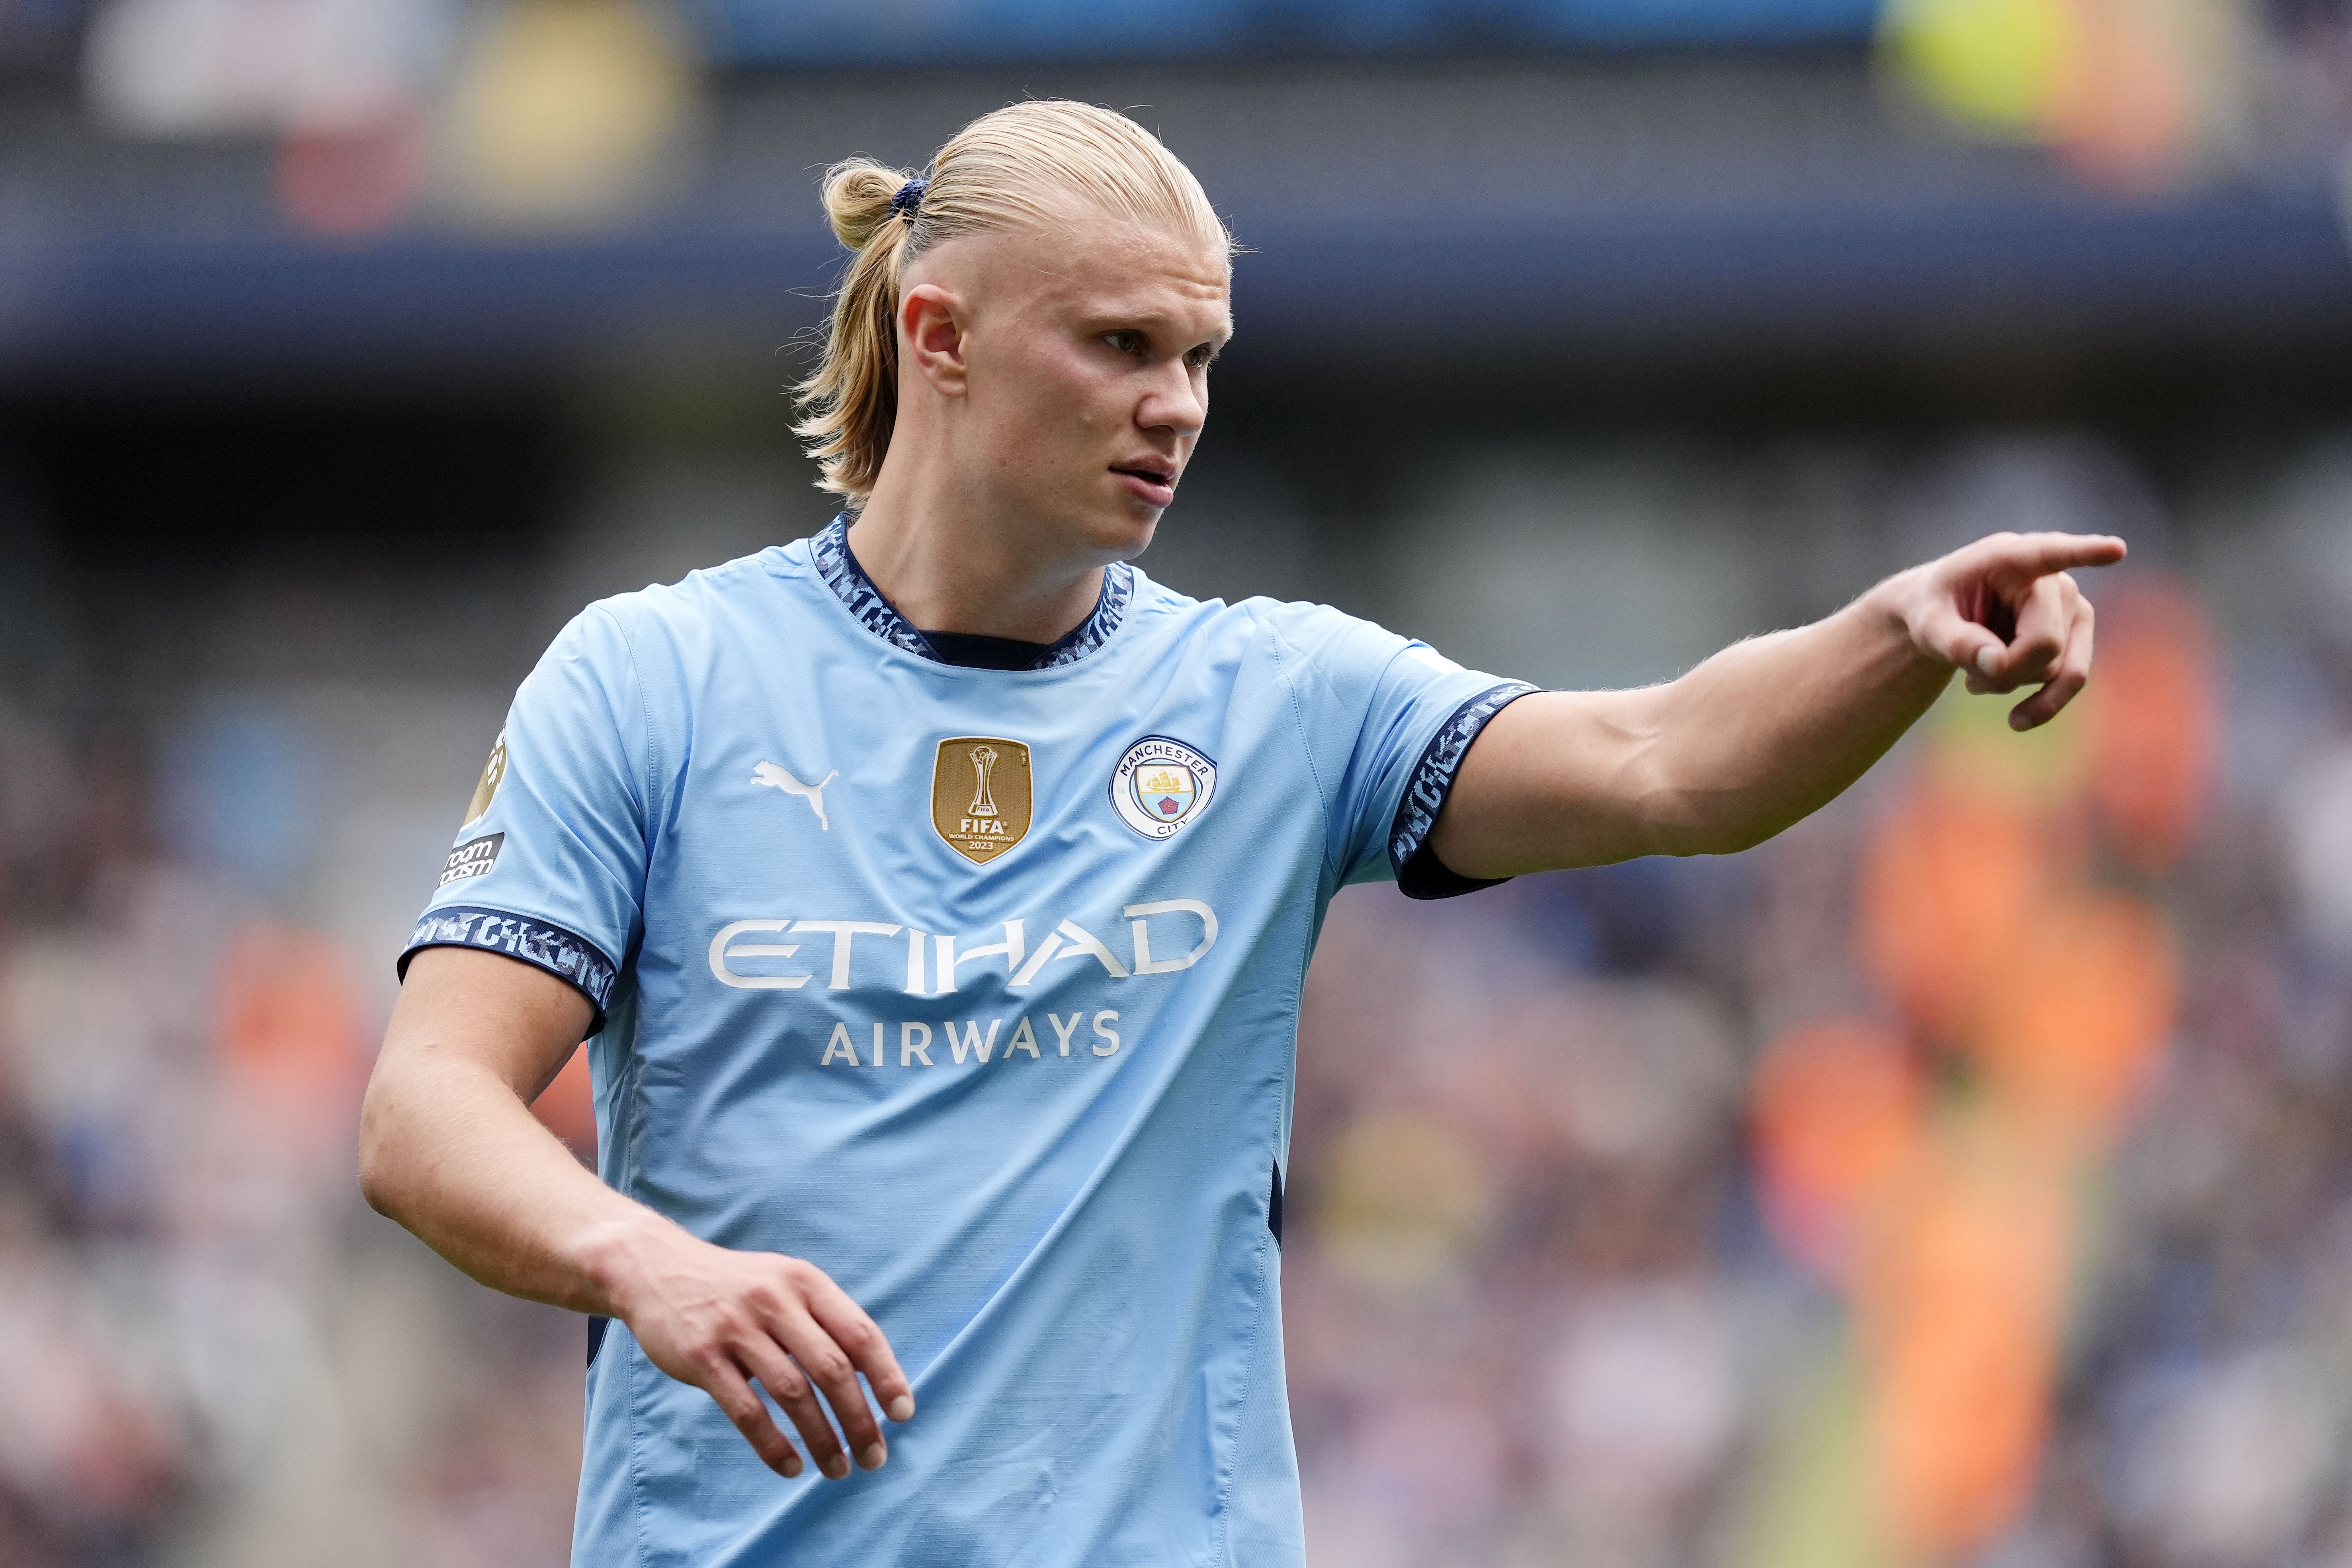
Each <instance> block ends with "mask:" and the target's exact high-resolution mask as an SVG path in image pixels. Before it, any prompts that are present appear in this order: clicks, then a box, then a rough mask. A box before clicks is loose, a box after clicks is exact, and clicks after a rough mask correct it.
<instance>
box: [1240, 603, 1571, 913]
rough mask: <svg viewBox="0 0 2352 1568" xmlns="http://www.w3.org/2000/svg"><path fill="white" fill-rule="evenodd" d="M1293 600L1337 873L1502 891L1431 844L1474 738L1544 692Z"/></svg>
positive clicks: (1310, 732) (1438, 892) (1448, 892)
mask: <svg viewBox="0 0 2352 1568" xmlns="http://www.w3.org/2000/svg"><path fill="white" fill-rule="evenodd" d="M1286 608H1288V609H1291V610H1292V611H1293V614H1292V615H1291V616H1288V617H1287V621H1288V624H1287V625H1286V626H1284V627H1283V628H1282V630H1283V633H1284V637H1285V640H1286V641H1287V642H1289V643H1290V644H1291V645H1292V646H1293V648H1294V650H1295V652H1294V658H1296V659H1297V662H1298V663H1299V665H1300V666H1301V667H1302V668H1301V670H1300V678H1299V679H1298V685H1299V687H1300V689H1301V696H1302V699H1303V705H1302V714H1301V722H1302V723H1303V724H1304V726H1305V728H1306V730H1307V737H1308V742H1307V743H1308V748H1309V750H1310V752H1313V753H1315V756H1314V762H1315V768H1316V773H1317V776H1318V780H1322V781H1326V782H1325V784H1324V791H1325V800H1326V805H1327V809H1328V823H1329V828H1328V831H1329V835H1330V837H1329V842H1328V846H1327V850H1328V857H1329V862H1330V865H1331V866H1332V868H1334V870H1335V871H1336V872H1337V873H1338V879H1339V881H1340V882H1343V883H1345V882H1368V881H1374V880H1378V879H1382V878H1389V877H1393V878H1395V879H1397V881H1398V884H1399V886H1400V887H1401V888H1402V890H1403V891H1404V892H1405V893H1406V894H1407V895H1408V896H1410V897H1413V898H1423V899H1433V898H1448V897H1451V896H1453V895H1454V894H1456V893H1466V892H1471V891H1474V890H1475V889H1479V888H1486V887H1492V886H1493V885H1494V883H1493V882H1492V881H1486V880H1479V879H1474V878H1468V877H1462V876H1458V875H1456V874H1455V873H1454V872H1453V871H1452V870H1451V869H1449V868H1446V867H1445V866H1444V864H1442V863H1441V862H1440V861H1439V860H1438V859H1437V858H1436V857H1435V855H1434V854H1433V853H1430V852H1429V850H1428V840H1429V835H1430V830H1431V829H1432V828H1433V827H1435V826H1436V825H1437V814H1438V813H1439V812H1440V811H1441V810H1443V809H1444V805H1445V797H1446V795H1447V794H1448V792H1450V791H1451V790H1452V789H1453V787H1454V774H1455V773H1456V772H1457V771H1458V770H1459V769H1460V767H1461V765H1462V759H1463V757H1464V756H1465V755H1466V754H1467V753H1468V752H1469V750H1470V746H1471V742H1474V741H1475V740H1476V739H1477V738H1478V735H1479V732H1480V731H1483V730H1484V729H1485V728H1486V723H1487V721H1489V720H1491V719H1493V718H1494V716H1495V715H1496V714H1497V713H1499V712H1501V711H1502V710H1503V709H1504V708H1506V707H1507V706H1508V705H1509V704H1510V703H1511V702H1512V701H1514V700H1517V699H1518V698H1520V697H1524V696H1526V695H1527V694H1528V692H1530V691H1533V690H1535V689H1536V688H1534V687H1533V686H1530V685H1528V683H1527V682H1525V681H1519V680H1504V679H1497V678H1496V677H1495V676H1492V675H1486V674H1482V673H1480V672H1479V671H1476V670H1472V669H1465V668H1462V666H1460V665H1458V664H1456V663H1454V661H1453V660H1452V659H1450V658H1445V657H1444V655H1443V654H1440V653H1439V652H1437V650H1436V649H1434V648H1433V647H1430V646H1429V645H1428V644H1426V643H1422V642H1414V641H1411V640H1409V639H1407V638H1404V637H1398V636H1397V635H1396V634H1394V633H1393V632H1389V631H1384V630H1382V629H1381V627H1379V626H1373V625H1371V624H1370V622H1367V621H1360V620H1356V619H1355V618H1353V617H1352V616H1345V615H1342V614H1340V613H1339V611H1337V610H1331V609H1328V608H1325V607H1323V606H1320V605H1315V606H1286Z"/></svg>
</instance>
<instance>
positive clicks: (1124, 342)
mask: <svg viewBox="0 0 2352 1568" xmlns="http://www.w3.org/2000/svg"><path fill="white" fill-rule="evenodd" d="M1102 341H1103V342H1106V343H1108V344H1109V345H1110V348H1111V352H1112V353H1123V354H1126V355H1128V356H1129V357H1130V358H1133V359H1141V358H1142V357H1143V355H1144V353H1146V352H1147V350H1148V349H1149V348H1150V345H1149V344H1147V343H1146V342H1144V341H1143V334H1142V333H1141V332H1139V331H1130V330H1129V329H1125V328H1122V329H1120V330H1119V331H1115V332H1105V333H1104V334H1103V337H1102Z"/></svg>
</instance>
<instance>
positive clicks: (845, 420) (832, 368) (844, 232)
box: [793, 158, 920, 500]
mask: <svg viewBox="0 0 2352 1568" xmlns="http://www.w3.org/2000/svg"><path fill="white" fill-rule="evenodd" d="M910 177H911V176H909V175H908V174H902V173H901V172H899V171H898V170H897V169H891V168H886V167H885V166H883V165H882V164H880V163H876V162H874V161H873V160H872V159H871V158H851V159H848V160H845V162H842V163H835V165H834V166H833V167H832V168H830V169H828V170H826V171H825V176H824V214H825V216H826V217H828V218H830V219H831V220H832V222H833V232H834V234H835V237H837V238H839V239H840V241H841V243H842V244H844V245H845V246H847V247H849V248H850V250H851V251H852V252H853V253H854V254H853V255H852V256H851V258H850V261H849V269H848V271H847V272H846V273H845V274H844V275H843V277H842V279H841V289H840V292H838V293H837V294H835V296H834V300H833V321H832V325H831V327H830V329H829V330H828V331H827V332H826V335H825V344H824V363H821V364H819V365H818V366H817V368H816V372H815V374H813V375H811V376H810V377H809V378H808V379H807V380H806V381H803V382H802V383H801V384H799V385H798V386H796V387H794V388H793V391H794V392H795V393H797V394H798V395H799V397H800V402H801V407H802V410H803V414H804V417H803V419H802V420H801V421H800V423H799V424H797V425H795V426H793V434H795V435H797V436H799V437H802V438H803V440H805V441H807V442H808V443H809V456H811V457H813V458H815V459H816V460H817V466H818V468H820V469H821V470H822V471H823V474H824V478H822V479H819V480H818V481H817V483H818V486H819V488H820V489H828V490H832V491H835V493H837V494H840V495H844V496H847V497H849V498H851V499H852V500H862V499H863V498H864V497H865V496H866V493H867V492H868V491H870V490H872V489H873V488H874V481H875V480H876V479H878V478H879V477H880V476H881V473H882V457H883V454H884V453H886V452H887V451H888V450H889V449H890V427H891V426H892V425H894V424H895V423H896V422H897V421H898V319H897V318H898V268H899V264H900V262H901V261H902V260H903V259H904V258H905V256H906V252H907V239H908V232H909V231H910V230H911V229H912V228H913V227H914V226H915V225H916V223H917V222H919V221H920V220H919V214H916V213H901V212H900V211H898V209H897V208H896V207H894V206H893V205H891V198H892V197H894V196H896V195H898V190H899V187H901V186H902V185H904V184H906V183H907V181H908V179H909V178H910Z"/></svg>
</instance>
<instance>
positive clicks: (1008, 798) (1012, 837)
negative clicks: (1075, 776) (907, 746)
mask: <svg viewBox="0 0 2352 1568" xmlns="http://www.w3.org/2000/svg"><path fill="white" fill-rule="evenodd" d="M1031 809H1032V792H1031V789H1030V784H1029V748H1028V747H1027V746H1024V745H1023V744H1022V743H1021V742H1018V741H1008V740H1005V739H1004V738H1003V736H1001V735H957V736H955V737H953V738H951V739H950V740H945V741H941V742H940V750H939V755H938V756H937V757H936V758H935V759H934V760H933V761H932V763H931V826H932V827H933V828H935V829H937V830H938V832H939V836H940V837H941V838H944V839H946V840H947V843H948V847H950V849H953V850H954V851H955V852H956V853H957V854H959V855H961V856H962V857H963V858H965V859H967V860H969V861H971V863H972V864H973V865H975V866H985V865H987V864H988V863H989V862H990V861H991V860H993V859H995V858H997V857H998V856H999V855H1002V854H1003V853H1004V852H1005V851H1006V850H1007V849H1010V848H1012V847H1013V846H1014V845H1015V844H1018V843H1020V842H1021V840H1022V839H1023V838H1024V837H1026V836H1027V835H1028V832H1029V819H1030V816H1031Z"/></svg>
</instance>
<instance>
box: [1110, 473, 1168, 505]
mask: <svg viewBox="0 0 2352 1568" xmlns="http://www.w3.org/2000/svg"><path fill="white" fill-rule="evenodd" d="M1110 471H1111V472H1112V473H1114V474H1117V475H1118V477H1119V479H1121V480H1123V481H1124V482H1125V486H1126V489H1127V490H1128V492H1129V494H1131V495H1133V496H1134V497H1135V498H1136V499H1137V500H1141V501H1143V502H1144V503H1145V504H1147V505H1150V506H1155V507H1165V506H1167V505H1168V504H1169V503H1170V502H1171V501H1172V500H1175V499H1176V470H1175V468H1173V467H1170V466H1163V465H1161V464H1160V463H1157V462H1140V463H1114V464H1113V465H1111V470H1110Z"/></svg>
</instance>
